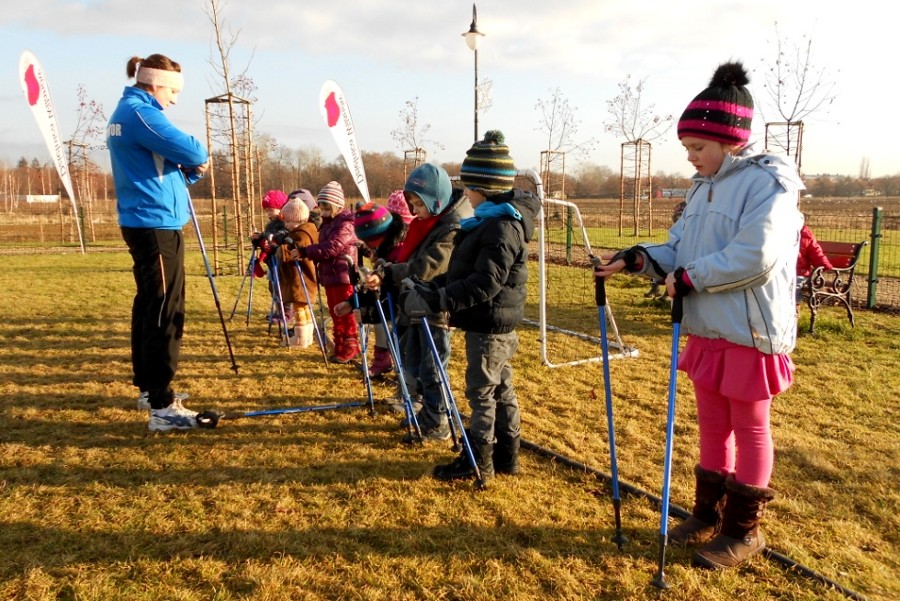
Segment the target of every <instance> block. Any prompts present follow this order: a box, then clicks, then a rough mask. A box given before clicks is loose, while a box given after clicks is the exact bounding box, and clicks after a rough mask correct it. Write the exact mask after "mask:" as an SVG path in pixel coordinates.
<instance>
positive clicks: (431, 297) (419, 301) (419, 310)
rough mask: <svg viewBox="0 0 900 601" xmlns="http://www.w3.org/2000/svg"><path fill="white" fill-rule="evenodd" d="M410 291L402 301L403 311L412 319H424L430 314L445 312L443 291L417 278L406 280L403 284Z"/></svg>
mask: <svg viewBox="0 0 900 601" xmlns="http://www.w3.org/2000/svg"><path fill="white" fill-rule="evenodd" d="M402 284H403V287H404V288H407V289H408V291H407V292H406V293H405V297H404V298H403V299H402V303H403V310H404V311H406V314H407V315H408V316H410V317H422V316H425V315H428V314H432V315H433V314H435V313H440V312H441V311H442V310H445V309H446V307H445V305H446V300H445V297H444V295H443V294H442V289H440V288H438V287H437V286H435V285H433V284H431V283H430V282H429V283H426V282H423V281H422V280H420V279H419V278H417V277H412V278H406V279H404V280H403V282H402Z"/></svg>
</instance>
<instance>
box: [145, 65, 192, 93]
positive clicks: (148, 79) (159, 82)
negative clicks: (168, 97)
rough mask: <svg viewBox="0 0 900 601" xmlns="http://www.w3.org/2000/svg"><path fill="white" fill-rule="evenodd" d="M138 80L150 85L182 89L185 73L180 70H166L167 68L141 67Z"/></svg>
mask: <svg viewBox="0 0 900 601" xmlns="http://www.w3.org/2000/svg"><path fill="white" fill-rule="evenodd" d="M136 80H137V82H138V83H144V84H147V85H149V86H162V87H166V88H172V89H173V90H178V91H181V89H182V88H184V75H182V74H181V73H179V72H178V71H166V70H165V69H153V68H151V67H143V66H142V67H141V68H140V69H138V72H137V77H136Z"/></svg>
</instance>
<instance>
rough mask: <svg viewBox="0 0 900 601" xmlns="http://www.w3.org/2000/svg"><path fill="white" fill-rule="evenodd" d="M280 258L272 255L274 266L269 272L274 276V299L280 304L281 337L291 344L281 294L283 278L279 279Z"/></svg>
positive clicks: (279, 330) (279, 327) (279, 329)
mask: <svg viewBox="0 0 900 601" xmlns="http://www.w3.org/2000/svg"><path fill="white" fill-rule="evenodd" d="M278 264H279V261H278V257H276V256H275V255H274V254H273V255H272V266H271V267H270V268H269V272H270V273H271V274H272V287H273V288H274V291H273V292H274V298H275V299H276V302H277V303H278V311H279V315H281V325H280V326H278V333H279V335H282V336H284V339H285V340H286V341H288V342H290V340H289V339H290V337H291V335H290V333H289V332H288V325H287V316H286V315H285V313H284V297H283V296H282V294H281V278H279V277H278Z"/></svg>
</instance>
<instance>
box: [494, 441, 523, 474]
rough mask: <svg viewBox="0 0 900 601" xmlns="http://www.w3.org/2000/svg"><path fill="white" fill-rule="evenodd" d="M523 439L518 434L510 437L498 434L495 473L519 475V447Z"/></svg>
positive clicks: (495, 450)
mask: <svg viewBox="0 0 900 601" xmlns="http://www.w3.org/2000/svg"><path fill="white" fill-rule="evenodd" d="M521 443H522V437H521V436H520V435H518V434H516V435H515V436H509V435H506V434H500V433H498V434H497V442H496V444H494V471H495V472H496V473H498V474H511V475H515V474H518V473H519V447H520V446H521Z"/></svg>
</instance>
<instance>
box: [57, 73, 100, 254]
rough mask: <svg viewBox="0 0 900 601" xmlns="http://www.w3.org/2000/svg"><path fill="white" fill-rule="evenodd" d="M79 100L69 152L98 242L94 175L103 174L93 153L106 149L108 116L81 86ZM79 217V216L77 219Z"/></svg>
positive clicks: (74, 180)
mask: <svg viewBox="0 0 900 601" xmlns="http://www.w3.org/2000/svg"><path fill="white" fill-rule="evenodd" d="M76 95H77V97H78V101H77V103H76V108H75V114H76V117H75V129H74V130H73V131H72V136H71V137H70V138H69V140H68V141H67V142H66V144H67V145H68V150H69V157H68V160H69V170H70V172H71V174H72V175H73V177H72V183H73V184H74V186H75V190H76V195H77V196H78V198H79V200H80V201H81V205H82V207H83V210H84V208H86V212H87V215H86V217H87V224H88V228H89V233H90V237H91V242H95V241H96V233H95V231H94V218H93V217H94V186H93V179H94V177H93V176H94V175H97V174H101V170H100V166H99V165H98V164H97V163H95V162H94V161H93V160H91V152H93V151H95V150H105V149H106V140H105V134H106V121H107V119H106V114H105V113H104V111H103V105H102V104H100V103H99V102H97V101H96V100H93V99H89V98H88V94H87V88H85V87H84V85H82V84H79V85H78V88H77V89H76ZM76 218H77V216H76Z"/></svg>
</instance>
